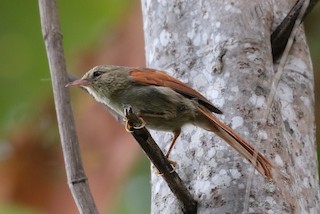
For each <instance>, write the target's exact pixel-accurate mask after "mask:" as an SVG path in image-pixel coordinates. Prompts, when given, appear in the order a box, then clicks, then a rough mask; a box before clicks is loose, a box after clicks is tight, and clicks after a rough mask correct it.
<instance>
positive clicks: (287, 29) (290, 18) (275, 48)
mask: <svg viewBox="0 0 320 214" xmlns="http://www.w3.org/2000/svg"><path fill="white" fill-rule="evenodd" d="M304 2H305V1H304V0H298V1H297V2H296V4H295V5H294V6H293V7H292V9H291V10H290V12H289V13H288V15H287V16H286V17H285V18H284V19H283V21H282V22H281V24H280V25H279V26H278V27H277V28H276V29H275V31H274V32H273V33H272V34H271V45H272V56H273V60H277V59H278V58H279V57H280V56H281V54H282V53H283V51H284V49H285V47H286V44H287V42H288V39H289V37H290V35H291V32H292V30H293V26H294V24H295V22H296V20H297V18H298V16H299V14H300V11H301V8H302V6H303V4H304ZM317 2H318V0H311V1H310V3H309V5H308V8H307V10H306V11H305V13H304V14H303V17H302V19H300V22H302V20H303V19H304V18H305V17H306V16H307V14H308V13H310V12H311V10H312V9H313V7H314V6H315V5H316V3H317ZM299 24H300V23H299Z"/></svg>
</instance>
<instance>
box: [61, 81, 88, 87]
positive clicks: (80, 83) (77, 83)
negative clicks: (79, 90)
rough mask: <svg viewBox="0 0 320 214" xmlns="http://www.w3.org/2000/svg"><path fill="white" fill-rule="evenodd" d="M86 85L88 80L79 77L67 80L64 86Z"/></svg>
mask: <svg viewBox="0 0 320 214" xmlns="http://www.w3.org/2000/svg"><path fill="white" fill-rule="evenodd" d="M87 85H90V82H89V81H88V80H86V79H79V80H75V81H72V82H69V83H68V84H67V85H66V86H65V87H69V86H78V87H81V86H87Z"/></svg>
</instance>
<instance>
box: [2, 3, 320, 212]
mask: <svg viewBox="0 0 320 214" xmlns="http://www.w3.org/2000/svg"><path fill="white" fill-rule="evenodd" d="M58 9H59V15H60V21H61V27H62V32H63V35H64V40H63V42H64V48H65V55H66V60H67V65H68V69H69V70H71V71H74V70H77V69H79V68H81V66H82V62H79V59H83V61H85V62H86V64H85V66H87V67H88V68H89V67H91V64H93V62H94V60H93V59H92V58H95V56H97V55H99V53H95V49H101V46H104V44H109V43H108V41H109V42H110V41H111V43H112V41H114V40H116V39H115V38H114V37H116V36H115V35H117V34H115V32H117V31H123V29H122V28H121V27H119V26H124V25H126V24H125V23H124V22H130V20H131V18H130V17H131V15H130V14H136V13H138V12H139V10H140V5H139V2H138V1H131V0H109V1H101V0H100V1H98V0H95V1H78V0H77V1H76V0H69V1H62V0H59V1H58ZM134 11H137V12H134ZM0 14H1V20H0V47H1V50H2V51H1V52H0V70H1V72H0V85H1V88H2V90H0V99H1V102H0V162H2V163H1V164H0V167H1V168H0V170H4V172H3V174H2V175H4V176H2V177H1V172H0V189H1V188H2V187H1V185H3V186H5V185H6V186H5V188H4V190H0V214H2V213H6V214H10V213H54V211H44V210H46V209H47V208H48V207H52V206H53V205H52V204H50V202H48V201H45V200H44V199H41V197H39V198H37V199H34V200H33V199H30V201H32V203H33V205H32V206H29V204H28V203H27V202H25V201H27V200H25V198H28V194H30V195H32V194H33V190H34V189H33V190H32V189H30V190H28V189H27V188H25V191H26V192H25V193H21V192H20V191H18V190H17V191H16V194H14V195H13V196H12V195H10V191H11V190H12V189H13V188H18V189H24V187H14V184H13V183H11V182H10V181H12V180H18V178H17V177H21V176H23V174H19V173H16V175H15V176H16V177H10V176H9V175H8V174H9V173H10V172H11V171H12V170H13V169H12V168H13V167H15V166H18V167H19V161H23V159H22V160H21V159H19V157H20V158H22V157H24V155H26V154H25V153H26V152H27V151H26V150H25V148H29V147H31V148H30V149H32V148H37V149H38V150H36V151H37V152H35V153H34V154H33V157H32V158H35V157H34V156H37V158H39V159H37V160H35V161H38V162H41V161H43V160H44V159H41V157H39V156H40V155H39V152H42V153H44V155H43V156H44V157H43V158H46V157H48V155H52V156H53V157H54V158H53V159H54V160H56V159H55V158H57V160H58V163H59V164H58V165H59V166H58V167H57V163H52V162H54V161H52V162H50V161H49V162H46V164H45V165H44V166H42V167H43V168H46V166H50V167H51V168H50V169H53V170H54V171H55V173H53V174H54V175H53V176H58V177H59V179H61V180H62V183H63V182H64V183H65V177H63V175H62V174H63V173H64V169H63V163H62V161H61V159H62V158H61V154H57V153H59V152H60V147H59V140H58V136H57V128H56V122H55V118H54V111H53V108H52V106H53V102H52V89H51V82H50V75H49V70H48V63H47V58H46V54H45V47H44V43H43V39H42V35H41V28H40V20H39V11H38V4H37V1H2V2H1V7H0ZM138 20H140V21H142V20H141V19H139V16H138ZM319 20H320V7H319V5H318V6H317V7H316V8H315V9H314V10H313V12H312V14H310V15H309V16H308V18H307V20H306V24H305V26H306V32H307V37H308V43H309V46H310V50H311V53H312V58H313V63H314V72H315V77H316V78H315V79H316V80H315V81H316V84H315V85H316V106H317V107H316V110H317V111H316V118H317V124H318V127H319V125H320V123H319V122H320V120H319V106H320V105H319V94H320V93H319V90H320V88H319V85H320V75H319V70H320V69H319V68H320V65H319V62H320V51H319V50H320V39H319V38H320V27H319ZM129 25H130V24H129ZM130 27H132V26H130ZM130 27H128V28H126V29H130ZM138 27H139V28H140V27H141V26H140V25H139V26H137V28H138ZM132 29H133V30H134V29H135V28H132ZM140 31H142V29H140ZM127 33H131V32H127ZM125 34H126V32H124V33H123V32H122V34H121V33H120V34H119V35H125ZM110 35H111V36H110ZM112 35H113V36H112ZM104 41H107V42H104ZM131 42H134V41H131ZM100 51H102V50H100ZM115 51H116V50H115ZM112 53H114V52H112ZM112 53H111V55H112ZM140 54H142V55H143V44H142V47H141V53H140ZM90 55H93V56H90ZM142 57H143V56H142ZM101 58H103V56H102V57H101ZM106 61H107V60H106ZM89 65H90V66H89ZM85 70H87V68H81V71H78V72H74V73H78V74H79V75H80V74H81V73H83V72H84V71H85ZM78 111H81V110H78ZM44 121H46V122H44ZM30 130H31V131H30ZM30 133H32V135H31V134H30ZM26 139H29V140H30V141H31V142H33V144H31V145H32V146H29V145H24V143H25V142H26ZM43 139H46V140H43ZM317 139H320V137H319V131H318V137H317ZM12 142H15V144H14V146H12V145H11V144H12ZM37 143H38V144H41V146H40V148H39V145H37ZM318 145H319V143H318ZM17 148H23V149H21V152H20V153H14V150H15V149H17ZM48 150H49V151H50V152H47V151H48ZM13 153H14V154H17V156H18V157H17V159H15V161H16V162H17V163H14V164H13V163H12V161H11V162H10V163H11V165H10V167H8V166H5V163H8V159H10V158H11V156H10V155H11V154H13ZM136 153H137V154H138V155H137V158H135V159H134V160H135V161H134V163H133V167H131V169H130V170H127V171H128V172H127V173H123V174H124V175H123V177H122V178H121V182H122V183H121V184H118V188H117V191H116V192H115V195H114V197H113V199H112V200H111V201H112V205H110V206H108V207H105V206H103V205H100V207H102V208H100V210H101V211H103V210H105V212H113V213H131V214H135V213H150V185H149V163H148V161H147V160H146V158H145V157H144V156H142V155H141V154H140V153H139V151H138V152H136ZM28 157H29V156H28ZM49 157H50V156H49ZM10 160H12V159H10ZM13 162H14V161H13ZM35 167H38V165H36V166H35ZM115 167H116V166H115ZM21 170H22V169H21ZM15 172H16V171H15ZM19 172H20V171H19ZM26 173H29V174H31V175H34V173H35V172H33V171H27V172H26ZM45 173H47V174H48V173H49V175H50V176H52V175H51V174H50V173H52V172H50V170H47V171H46V170H42V171H40V173H39V174H40V175H41V176H44V174H45ZM5 176H9V177H8V178H6V180H2V179H4V178H3V177H5ZM35 176H36V175H35ZM41 176H40V178H39V179H40V180H44V179H43V177H41ZM19 179H22V178H19ZM31 179H33V178H31ZM91 181H92V180H91ZM92 182H94V181H92ZM64 185H65V189H66V190H65V191H67V185H66V184H64ZM93 185H94V184H93ZM50 191H53V190H50ZM51 193H52V192H51ZM137 193H138V194H137ZM19 194H26V196H20V195H19ZM48 194H50V193H48ZM30 197H31V196H30ZM42 197H46V196H45V195H44V196H42ZM68 197H71V196H70V195H68ZM101 198H102V199H101V200H100V204H104V200H110V199H105V198H103V196H101ZM17 201H18V202H17ZM38 203H39V204H40V203H45V205H43V206H42V207H41V208H35V206H36V205H37V204H38ZM48 209H49V208H48ZM72 209H73V210H74V209H75V207H73V208H72Z"/></svg>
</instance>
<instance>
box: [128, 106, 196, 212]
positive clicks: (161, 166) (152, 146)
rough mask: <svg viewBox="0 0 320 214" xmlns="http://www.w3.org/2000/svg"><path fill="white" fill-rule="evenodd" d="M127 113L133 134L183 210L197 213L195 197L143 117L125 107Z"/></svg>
mask: <svg viewBox="0 0 320 214" xmlns="http://www.w3.org/2000/svg"><path fill="white" fill-rule="evenodd" d="M125 113H126V115H125V117H126V120H127V123H128V125H129V126H130V127H131V129H130V131H131V134H132V135H133V137H134V138H135V139H136V140H137V142H138V143H139V145H140V146H141V148H142V149H143V151H144V152H145V153H146V155H147V156H148V157H149V159H150V160H151V162H152V163H153V165H154V166H155V167H156V168H157V169H158V171H159V173H160V175H162V176H163V178H164V180H165V181H166V182H167V184H168V186H169V188H170V189H171V191H172V192H173V194H174V195H175V196H176V197H177V199H178V200H179V201H180V202H181V204H182V205H183V212H184V213H186V214H194V213H197V202H196V201H195V200H194V199H193V197H192V195H191V194H190V192H189V191H188V189H187V187H186V186H185V185H184V183H183V182H182V180H181V178H180V177H179V175H178V174H177V173H176V172H175V171H174V169H173V167H172V166H171V164H170V162H169V161H168V159H167V158H166V157H165V156H164V155H163V153H162V151H161V149H160V148H159V147H158V145H157V144H156V143H155V141H154V140H153V138H152V137H151V135H150V133H149V132H148V130H147V129H146V128H145V127H144V126H142V125H141V124H143V122H142V121H141V119H140V118H138V117H137V116H136V115H135V114H134V113H133V112H132V109H131V108H128V109H125ZM135 127H138V128H135Z"/></svg>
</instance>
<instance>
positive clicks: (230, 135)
mask: <svg viewBox="0 0 320 214" xmlns="http://www.w3.org/2000/svg"><path fill="white" fill-rule="evenodd" d="M199 111H200V112H201V113H202V114H203V115H199V116H198V117H200V119H199V120H197V121H196V122H197V125H199V126H200V127H202V128H204V129H206V130H208V131H211V132H214V133H215V134H217V135H218V136H219V137H221V138H222V139H223V140H224V141H225V142H226V143H228V144H229V145H230V146H231V147H232V148H234V149H235V150H236V151H237V152H239V153H240V154H241V155H242V156H243V157H244V158H246V159H247V160H248V161H249V162H250V163H251V164H252V165H253V166H255V168H256V169H257V170H258V171H259V172H260V173H261V174H262V175H264V176H266V177H267V178H269V179H272V174H271V169H272V168H273V166H272V164H271V163H270V162H269V161H268V160H267V159H266V158H265V157H264V156H263V155H262V154H261V153H260V152H259V151H258V150H256V149H255V148H254V147H252V146H251V145H250V144H249V143H247V142H246V141H245V140H244V139H243V138H242V137H240V136H239V135H238V134H237V133H235V132H234V131H233V130H232V129H231V128H230V127H229V126H227V125H225V124H224V123H222V122H221V121H220V120H219V119H218V118H216V117H215V116H214V115H212V114H211V112H210V111H208V110H207V109H205V108H204V107H203V106H199ZM204 121H205V122H204Z"/></svg>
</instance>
